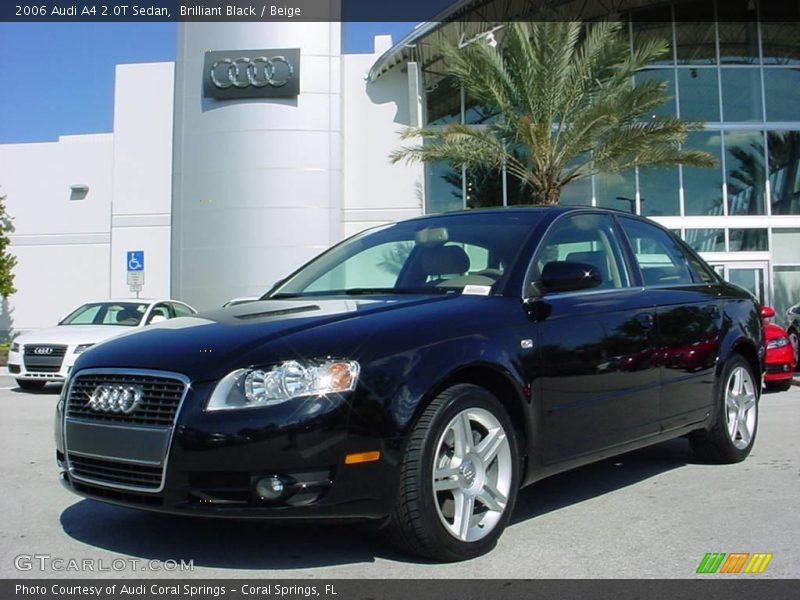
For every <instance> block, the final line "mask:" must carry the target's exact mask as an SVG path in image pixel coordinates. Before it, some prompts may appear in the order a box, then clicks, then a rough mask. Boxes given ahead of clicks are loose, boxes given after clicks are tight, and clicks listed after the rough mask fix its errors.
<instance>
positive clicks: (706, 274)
mask: <svg viewBox="0 0 800 600" xmlns="http://www.w3.org/2000/svg"><path fill="white" fill-rule="evenodd" d="M680 245H681V250H683V255H684V256H685V257H686V262H687V263H689V269H690V270H691V271H692V276H693V277H694V280H695V281H697V282H703V283H716V282H717V281H719V278H718V277H717V275H716V272H715V271H714V269H712V268H711V267H710V266H708V265H707V264H706V263H705V262H704V261H703V259H701V258H700V257H699V256H697V254H695V253H694V252H693V251H692V250H691V249H690V248H689V247H688V246H687V245H686V243H685V242H681V243H680Z"/></svg>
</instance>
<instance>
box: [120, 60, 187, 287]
mask: <svg viewBox="0 0 800 600" xmlns="http://www.w3.org/2000/svg"><path fill="white" fill-rule="evenodd" d="M174 87H175V65H174V63H148V64H134V65H118V66H117V70H116V78H115V90H114V97H115V103H114V188H113V189H114V194H113V203H112V222H111V295H112V296H114V297H125V296H129V295H130V291H129V288H128V283H127V276H128V273H127V268H126V264H125V260H126V257H127V252H128V251H129V250H143V251H144V253H145V282H144V286H143V288H142V291H141V296H142V297H148V296H149V297H168V296H169V295H170V273H169V269H170V233H171V230H170V223H171V221H170V212H171V210H172V115H173V96H174V93H173V92H174ZM178 299H180V298H178Z"/></svg>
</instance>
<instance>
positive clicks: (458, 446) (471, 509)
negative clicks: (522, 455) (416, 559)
mask: <svg viewBox="0 0 800 600" xmlns="http://www.w3.org/2000/svg"><path fill="white" fill-rule="evenodd" d="M511 461H512V458H511V447H510V445H509V441H508V437H507V435H506V432H505V430H504V429H503V426H502V425H501V424H500V421H498V419H497V417H495V416H494V415H493V414H492V413H491V412H489V411H488V410H485V409H483V408H469V409H467V410H464V411H462V412H460V413H459V414H458V415H456V417H455V418H454V419H453V420H452V421H450V423H449V424H448V425H447V427H445V429H444V432H443V433H442V435H441V436H440V437H439V440H438V441H437V443H436V451H435V453H434V460H433V495H434V502H435V504H436V512H437V514H438V515H439V521H441V523H442V525H444V527H445V529H446V530H447V532H448V533H449V534H450V535H452V536H453V537H454V538H456V539H458V540H461V541H462V542H474V541H477V540H480V539H481V538H483V537H485V536H486V535H488V534H489V533H490V532H491V531H492V530H493V529H494V528H495V526H496V525H497V523H498V522H499V521H500V517H502V515H503V513H504V512H505V509H506V506H507V504H508V498H509V495H510V492H511V479H512V472H513V468H512V462H511Z"/></svg>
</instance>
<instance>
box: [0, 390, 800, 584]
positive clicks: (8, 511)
mask: <svg viewBox="0 0 800 600" xmlns="http://www.w3.org/2000/svg"><path fill="white" fill-rule="evenodd" d="M59 391H60V388H59V387H58V386H48V388H46V390H45V391H43V392H41V393H27V392H22V391H21V390H19V389H18V388H17V387H16V385H15V383H14V380H13V379H11V378H10V377H7V376H2V375H0V408H1V409H2V421H0V422H1V423H2V425H3V434H2V444H3V452H2V453H0V472H2V474H3V478H4V486H3V493H2V497H1V499H0V514H2V515H3V519H2V520H1V521H0V543H1V545H0V577H3V578H20V577H26V578H27V577H31V578H46V577H83V578H87V577H125V578H133V577H137V578H138V577H154V578H165V577H179V578H186V577H187V575H188V576H191V577H224V578H233V577H248V578H256V577H270V578H286V579H293V578H298V579H299V578H303V579H304V578H462V577H463V578H583V577H591V578H594V577H597V578H629V577H631V578H651V577H652V578H687V577H688V578H694V577H712V576H710V575H702V576H700V575H696V574H695V570H696V568H697V566H698V564H699V563H700V561H701V560H702V559H703V557H704V555H705V554H706V553H708V552H726V553H731V552H750V553H754V552H768V553H772V554H773V558H772V561H771V562H770V563H769V565H768V568H767V569H766V571H765V572H764V573H763V574H762V575H758V576H757V577H776V578H796V577H798V576H800V511H798V498H800V436H798V431H800V387H793V388H792V389H791V390H790V391H789V392H782V393H767V394H764V396H763V397H762V403H761V413H760V427H759V432H758V438H757V440H756V445H755V448H754V450H753V453H752V454H751V456H750V458H749V459H748V460H747V461H745V462H744V463H741V464H738V465H729V466H718V465H706V464H699V463H696V462H694V460H693V458H692V454H691V452H690V450H689V447H688V444H687V443H686V442H685V441H684V440H675V441H672V442H668V443H665V444H661V445H658V446H655V447H652V448H648V449H645V450H642V451H638V452H634V453H631V454H627V455H623V456H621V457H617V458H615V459H611V460H607V461H604V462H601V463H597V464H595V465H591V466H588V467H584V468H581V469H578V470H576V471H572V472H570V473H566V474H562V475H559V476H556V477H553V478H551V479H548V480H545V481H542V482H540V483H538V484H536V485H534V486H532V487H529V488H526V489H525V490H523V491H522V492H521V494H520V497H519V500H518V501H517V507H516V511H515V513H514V516H513V519H512V524H511V526H510V527H509V528H508V529H507V530H506V532H505V534H504V535H503V537H502V538H501V540H500V543H499V545H498V546H497V548H496V549H495V550H494V551H493V552H491V553H490V554H488V555H487V556H483V557H480V558H478V559H474V560H471V561H468V562H463V563H457V564H432V563H428V562H421V561H418V560H415V559H413V558H409V557H407V556H404V555H401V554H399V553H397V552H395V551H394V550H393V549H391V548H390V547H388V546H386V545H385V544H384V543H382V540H381V539H380V536H379V534H376V533H371V532H368V531H363V530H360V529H358V528H355V527H353V526H348V525H342V526H331V527H316V526H291V527H290V526H281V525H267V524H261V523H253V522H231V521H224V522H219V521H212V520H205V519H191V518H187V517H172V516H166V515H154V514H148V513H143V512H139V511H135V510H130V509H125V508H118V507H113V506H108V505H104V504H101V503H98V502H94V501H91V500H84V499H81V498H79V497H77V496H73V495H71V494H70V493H69V492H67V491H66V490H64V489H63V488H62V487H61V486H60V485H59V483H58V480H57V477H56V475H57V469H56V466H55V461H54V450H53V434H52V431H53V412H54V409H55V404H56V401H57V399H58V393H59ZM20 555H23V556H42V555H45V556H49V557H50V559H48V560H49V561H52V559H63V560H64V561H69V560H72V559H74V560H77V561H83V560H84V559H100V561H99V562H98V561H95V562H94V563H93V564H94V565H95V566H96V567H97V566H98V565H99V566H102V565H105V566H106V568H108V566H109V565H111V564H112V562H113V561H115V560H116V561H117V562H116V563H114V564H117V565H118V564H120V560H119V559H124V560H125V561H126V563H127V564H129V565H133V564H136V566H135V567H134V566H130V567H125V568H124V569H123V570H121V571H117V570H112V569H109V570H106V571H101V572H94V573H92V572H67V571H63V570H55V569H54V568H52V566H51V565H50V563H49V562H48V566H47V567H46V568H44V569H42V568H40V565H41V561H39V562H37V561H36V560H33V561H28V562H27V563H26V562H25V561H23V562H22V563H20V561H19V559H18V558H17V557H19V556H20ZM152 559H158V560H161V561H168V560H174V561H181V560H183V561H184V562H185V563H187V564H188V562H189V561H191V564H192V566H193V570H192V572H191V574H188V573H186V572H180V571H172V572H166V571H149V570H142V569H144V568H145V567H144V566H140V565H145V564H147V561H149V560H152ZM132 561H138V562H136V563H133V562H132ZM31 563H32V564H31ZM19 564H23V565H25V564H31V568H30V570H18V568H17V566H15V565H19ZM59 564H60V563H59ZM65 564H69V563H65ZM743 576H744V575H739V576H738V577H743ZM713 577H728V578H730V577H737V576H735V575H717V576H713ZM747 577H754V576H753V575H748V576H747Z"/></svg>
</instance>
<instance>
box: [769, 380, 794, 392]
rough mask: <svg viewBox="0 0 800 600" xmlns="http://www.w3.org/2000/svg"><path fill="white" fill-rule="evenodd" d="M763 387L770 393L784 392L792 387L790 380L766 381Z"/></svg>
mask: <svg viewBox="0 0 800 600" xmlns="http://www.w3.org/2000/svg"><path fill="white" fill-rule="evenodd" d="M764 387H765V388H767V389H768V390H769V391H770V392H785V391H787V390H788V389H789V388H790V387H792V380H791V379H787V380H786V381H768V382H766V383H765V384H764Z"/></svg>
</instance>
